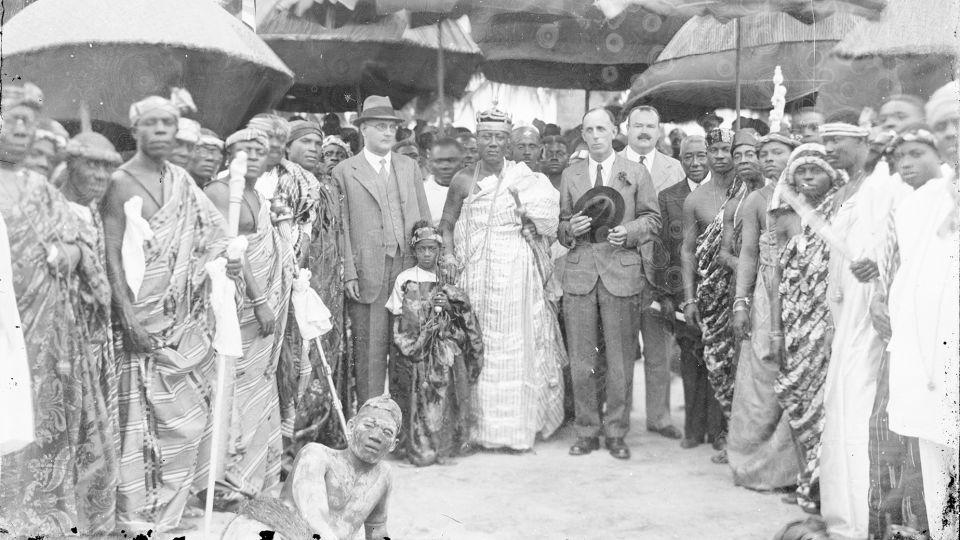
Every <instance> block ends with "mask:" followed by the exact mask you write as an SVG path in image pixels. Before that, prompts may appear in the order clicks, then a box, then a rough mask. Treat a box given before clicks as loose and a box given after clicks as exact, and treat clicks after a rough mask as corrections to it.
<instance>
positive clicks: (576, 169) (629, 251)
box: [560, 156, 660, 296]
mask: <svg viewBox="0 0 960 540" xmlns="http://www.w3.org/2000/svg"><path fill="white" fill-rule="evenodd" d="M588 163H589V160H584V161H581V162H579V163H575V164H573V165H571V166H569V167H567V168H566V169H565V170H564V171H563V175H562V176H561V179H560V242H561V243H562V244H563V245H565V246H567V247H569V248H570V252H569V253H568V254H567V260H566V265H565V266H564V270H563V275H562V277H561V286H562V287H563V292H564V293H570V294H587V293H589V292H590V291H591V290H592V289H593V287H594V286H595V285H596V283H597V280H598V279H599V280H601V281H602V282H603V285H604V287H606V288H607V290H608V291H610V293H611V294H613V295H614V296H633V295H635V294H640V292H641V291H642V290H643V289H644V287H645V286H646V281H647V280H646V279H645V275H644V273H645V269H644V266H645V264H644V260H643V257H641V253H643V252H644V248H643V247H642V246H646V245H651V242H652V241H653V239H654V238H655V237H656V236H657V235H658V234H659V233H660V211H659V209H658V205H657V194H656V192H655V191H654V189H653V183H652V182H651V181H650V174H649V173H648V172H647V171H646V170H645V169H644V168H643V167H641V166H640V165H639V164H638V163H634V162H632V161H630V160H628V159H626V158H624V157H622V156H617V158H616V159H615V160H614V162H613V169H612V170H611V172H610V179H611V180H610V183H609V186H610V187H612V188H614V189H616V190H617V191H618V192H620V194H621V195H622V196H623V202H624V213H623V220H622V221H621V222H620V224H621V225H623V226H624V227H625V228H626V229H627V240H626V242H625V243H624V245H623V246H613V245H610V244H609V243H607V242H600V243H596V244H594V243H591V242H590V241H589V240H588V239H587V238H586V237H580V238H576V239H575V238H573V237H572V235H571V234H570V217H571V216H572V215H573V206H574V205H575V204H576V203H577V200H579V199H580V197H581V196H582V195H583V194H584V193H586V192H587V190H589V189H590V188H592V187H593V184H592V183H591V182H590V175H589V173H588V172H587V166H588ZM638 247H640V250H639V251H638V249H637V248H638ZM651 254H652V252H651Z"/></svg>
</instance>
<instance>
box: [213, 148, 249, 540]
mask: <svg viewBox="0 0 960 540" xmlns="http://www.w3.org/2000/svg"><path fill="white" fill-rule="evenodd" d="M246 173H247V154H246V152H242V151H241V152H237V155H236V156H234V158H233V161H231V162H230V182H229V187H230V198H229V199H228V200H229V207H228V209H227V226H228V227H229V229H228V233H229V235H230V237H231V238H236V237H237V235H238V234H239V232H240V203H241V201H242V200H243V187H244V183H245V182H246V180H245V178H244V177H245V176H246ZM228 251H229V248H228ZM240 255H241V256H242V254H240ZM228 365H229V366H230V367H232V363H230V362H228V357H227V355H225V354H217V387H216V390H215V391H214V394H213V433H212V435H211V440H210V469H209V473H208V474H207V497H206V500H205V501H204V510H203V537H204V538H205V539H209V538H211V535H210V533H211V526H212V522H213V497H214V491H215V489H216V484H217V469H218V467H219V461H220V437H221V435H220V434H221V433H222V432H223V429H224V426H223V425H222V421H223V409H224V406H225V403H224V401H225V399H226V396H225V395H224V394H226V391H227V390H226V387H227V367H228Z"/></svg>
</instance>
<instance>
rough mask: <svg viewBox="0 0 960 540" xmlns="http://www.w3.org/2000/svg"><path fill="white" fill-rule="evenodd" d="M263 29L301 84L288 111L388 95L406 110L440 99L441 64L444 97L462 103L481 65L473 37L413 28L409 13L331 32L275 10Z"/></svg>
mask: <svg viewBox="0 0 960 540" xmlns="http://www.w3.org/2000/svg"><path fill="white" fill-rule="evenodd" d="M257 30H258V33H259V34H260V36H261V37H262V38H263V39H264V41H266V42H267V43H269V44H270V46H271V47H272V48H273V50H274V51H276V53H277V54H278V55H280V57H281V58H283V59H284V61H285V62H287V64H288V65H289V66H290V67H291V69H293V71H294V73H295V76H296V81H295V84H294V86H293V88H292V89H291V90H290V92H289V93H288V94H287V96H286V98H285V99H284V100H283V101H282V102H281V104H280V106H279V107H280V108H281V109H285V110H296V111H303V112H325V111H350V110H356V108H357V104H358V103H360V102H362V100H363V99H364V98H365V97H366V96H368V95H371V94H377V95H385V96H389V97H390V98H391V101H392V102H393V106H394V107H396V108H400V107H402V106H403V105H404V104H406V103H407V102H409V101H410V100H411V99H413V98H414V97H417V96H421V95H427V94H432V93H434V92H437V86H438V75H437V71H438V70H437V66H438V64H439V65H441V66H443V75H444V76H443V77H442V78H443V84H442V88H443V92H444V93H445V94H446V95H452V96H455V97H459V96H460V95H462V94H463V90H464V89H465V88H466V86H467V83H468V82H469V80H470V77H471V76H472V75H473V73H474V72H475V71H476V69H477V66H478V65H479V64H480V61H481V60H482V56H481V54H480V49H479V48H478V47H477V45H476V44H475V43H474V42H473V40H472V39H471V38H470V35H469V33H468V32H467V31H466V30H465V29H464V27H463V26H462V25H461V23H460V22H459V21H457V20H451V19H444V20H442V21H440V22H439V24H435V25H429V26H421V27H417V28H412V27H410V25H409V24H408V23H407V19H406V17H405V16H404V15H403V14H399V13H395V14H391V15H387V16H384V17H381V18H380V19H378V20H377V21H375V22H371V23H366V24H346V25H343V26H340V27H336V28H330V27H327V26H325V25H323V24H320V23H319V22H317V21H314V20H312V19H311V18H309V17H300V16H297V15H295V14H293V13H291V12H290V11H289V10H286V9H284V10H277V9H274V10H272V11H271V12H270V13H269V14H268V15H267V16H266V17H265V18H264V19H263V21H262V22H261V23H260V24H259V26H258V29H257ZM441 40H442V43H443V47H442V53H441V51H439V50H438V44H439V43H440V42H441ZM438 53H441V54H442V56H441V55H440V54H438ZM441 58H442V60H440V59H441Z"/></svg>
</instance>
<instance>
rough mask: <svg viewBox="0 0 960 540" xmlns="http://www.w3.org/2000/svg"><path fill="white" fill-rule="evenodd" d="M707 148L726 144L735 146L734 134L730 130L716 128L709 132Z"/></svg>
mask: <svg viewBox="0 0 960 540" xmlns="http://www.w3.org/2000/svg"><path fill="white" fill-rule="evenodd" d="M706 139H707V141H706V142H707V146H711V145H714V144H717V143H719V142H725V143H730V144H733V132H732V131H730V130H729V129H724V128H714V129H711V130H710V131H708V132H707V138H706Z"/></svg>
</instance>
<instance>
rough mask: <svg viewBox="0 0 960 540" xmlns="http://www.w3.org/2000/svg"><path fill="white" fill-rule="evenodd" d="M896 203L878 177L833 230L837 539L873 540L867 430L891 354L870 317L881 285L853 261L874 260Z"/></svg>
mask: <svg viewBox="0 0 960 540" xmlns="http://www.w3.org/2000/svg"><path fill="white" fill-rule="evenodd" d="M878 169H879V167H878ZM897 195H898V191H897V190H896V189H893V186H891V185H890V182H889V177H886V176H884V175H883V174H882V173H880V172H878V171H877V170H875V171H874V174H873V175H871V176H870V177H869V178H867V179H865V180H864V181H863V183H862V185H861V186H860V188H859V189H858V190H857V191H856V192H855V193H853V195H852V196H850V197H849V199H847V200H846V201H844V202H843V203H842V204H840V207H839V209H838V210H837V211H836V214H835V215H834V218H833V219H832V220H831V223H830V232H831V234H832V235H833V236H834V237H835V238H841V239H843V241H845V243H846V246H847V247H846V248H839V247H836V248H835V247H831V249H830V262H829V274H828V279H827V295H826V297H827V300H828V302H829V304H830V311H831V313H832V315H833V321H834V325H835V332H834V335H833V342H832V345H831V354H830V364H829V366H828V367H827V379H826V382H825V383H824V394H823V404H824V427H823V433H822V435H821V438H820V441H821V443H820V444H821V447H820V509H821V512H822V515H823V517H824V520H825V521H826V522H827V527H828V529H829V530H830V536H831V538H832V537H834V536H836V537H838V538H866V537H867V535H868V508H869V505H868V491H869V487H870V478H869V477H870V475H869V469H870V459H869V451H868V449H869V444H868V441H869V425H870V414H871V411H872V410H873V404H874V398H875V395H876V387H877V377H878V374H879V368H880V357H881V355H882V352H883V349H884V346H885V345H884V343H883V341H882V340H881V338H880V336H879V335H878V334H877V331H876V330H875V329H874V327H873V323H872V321H871V318H870V313H869V306H870V300H871V297H872V295H873V293H874V289H875V284H874V283H860V281H858V280H857V278H856V277H854V275H853V273H852V272H851V271H850V263H851V261H850V259H849V258H848V256H849V255H847V253H852V254H853V256H854V257H869V258H873V257H874V255H873V254H874V253H875V251H876V249H877V247H878V244H879V243H880V240H882V238H880V236H882V233H883V231H884V227H883V224H884V221H885V219H886V217H887V216H888V215H889V213H890V211H891V209H892V208H893V206H894V202H895V198H896V197H897Z"/></svg>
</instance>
